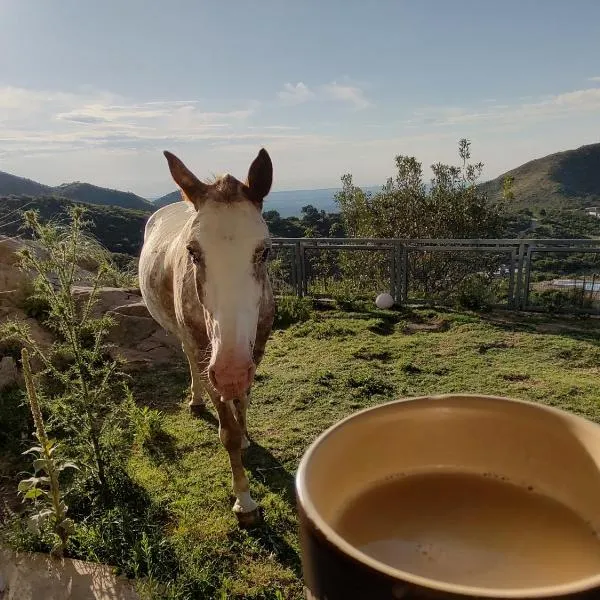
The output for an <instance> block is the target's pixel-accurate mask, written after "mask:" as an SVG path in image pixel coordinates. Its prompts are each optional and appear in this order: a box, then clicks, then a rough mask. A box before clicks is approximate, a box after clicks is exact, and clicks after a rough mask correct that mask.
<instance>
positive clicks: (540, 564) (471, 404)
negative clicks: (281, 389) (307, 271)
mask: <svg viewBox="0 0 600 600" xmlns="http://www.w3.org/2000/svg"><path fill="white" fill-rule="evenodd" d="M296 494H297V505H298V513H299V520H300V540H301V553H302V568H303V576H304V583H305V595H306V598H307V599H309V600H355V599H361V600H362V599H364V600H394V599H399V598H402V599H405V600H410V599H419V600H434V599H435V600H459V599H466V598H494V599H498V600H500V599H506V598H513V599H515V598H518V599H533V598H537V599H542V598H545V599H548V598H562V599H570V600H574V599H580V600H583V599H586V600H588V599H591V598H596V599H597V598H600V538H599V537H598V532H600V426H598V425H596V424H595V423H593V422H591V421H588V420H586V419H584V418H582V417H579V416H576V415H574V414H571V413H568V412H565V411H562V410H559V409H556V408H552V407H549V406H545V405H541V404H535V403H531V402H526V401H521V400H515V399H510V398H501V397H495V396H482V395H473V394H462V395H441V396H427V397H418V398H408V399H403V400H398V401H392V402H389V403H386V404H382V405H379V406H376V407H374V408H369V409H366V410H363V411H360V412H357V413H355V414H353V415H351V416H349V417H347V418H345V419H343V420H342V421H340V422H338V423H336V424H335V425H333V426H332V427H331V428H329V429H328V430H327V431H325V432H324V433H323V434H322V435H320V436H319V437H318V438H317V439H316V440H315V441H314V442H313V443H312V444H311V445H310V447H309V448H308V450H307V451H306V452H305V454H304V456H303V457H302V460H301V462H300V466H299V468H298V472H297V476H296Z"/></svg>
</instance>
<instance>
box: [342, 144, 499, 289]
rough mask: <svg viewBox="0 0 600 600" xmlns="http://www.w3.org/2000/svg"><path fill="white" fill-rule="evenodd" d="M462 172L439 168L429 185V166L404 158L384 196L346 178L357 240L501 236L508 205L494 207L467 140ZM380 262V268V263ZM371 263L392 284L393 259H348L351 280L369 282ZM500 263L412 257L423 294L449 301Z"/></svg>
mask: <svg viewBox="0 0 600 600" xmlns="http://www.w3.org/2000/svg"><path fill="white" fill-rule="evenodd" d="M458 151H459V157H460V160H461V164H460V165H458V166H454V165H445V164H441V163H436V164H434V165H432V166H431V169H432V171H433V178H432V180H431V182H430V185H429V186H427V185H426V184H425V181H424V178H423V168H422V165H421V163H420V162H418V161H417V160H416V158H415V157H412V156H397V157H396V169H397V173H396V177H395V178H389V179H388V181H387V183H386V184H385V185H384V186H383V188H382V190H381V191H380V192H378V193H375V194H371V193H368V192H364V191H363V190H362V189H360V188H358V187H356V186H355V185H354V184H353V181H352V176H351V175H350V174H347V175H344V176H343V177H342V184H343V187H342V191H341V192H339V193H338V194H337V196H336V200H337V202H338V204H339V206H340V212H341V215H342V221H343V224H344V226H345V229H346V232H347V234H348V236H349V237H363V238H405V239H425V238H438V239H449V238H467V239H468V238H486V237H487V238H494V237H499V236H500V235H501V232H502V229H503V223H504V220H503V208H504V203H490V202H488V200H487V197H486V196H485V194H483V193H482V192H481V190H480V188H479V187H478V186H477V181H478V179H479V176H480V175H481V171H482V169H483V164H482V163H471V162H469V161H470V159H471V150H470V143H469V141H468V140H466V139H463V140H460V142H459V147H458ZM373 263H375V265H373ZM365 264H369V267H370V268H372V267H373V266H375V268H376V269H377V270H378V272H379V276H378V279H379V280H380V281H385V280H389V271H388V269H389V259H388V258H387V257H386V256H379V257H375V258H373V255H372V254H371V255H369V254H367V253H366V252H356V253H353V254H351V255H348V256H346V257H345V258H344V262H343V264H342V274H343V276H344V277H351V278H352V279H353V280H356V279H357V278H358V279H360V278H365V277H367V276H369V275H368V273H367V272H366V271H367V270H366V269H365V268H364V265H365ZM499 264H500V263H499V257H497V256H491V257H490V256H488V255H483V254H481V253H468V254H467V253H464V254H462V255H461V256H460V258H457V257H456V256H451V257H449V256H447V255H445V254H444V253H443V252H437V253H431V252H430V253H427V252H423V253H417V252H412V253H411V254H410V256H409V271H410V275H409V276H410V279H411V281H412V282H413V287H416V289H417V290H418V292H420V293H422V294H424V295H426V296H428V297H431V296H432V295H433V296H435V295H438V294H441V295H444V294H446V293H447V292H448V290H449V289H452V288H454V287H456V286H457V285H459V284H460V282H461V281H462V280H463V279H464V278H465V277H466V276H467V275H470V274H472V273H473V272H483V273H485V274H487V275H488V276H489V277H491V274H493V272H494V271H495V270H496V269H497V268H498V266H499Z"/></svg>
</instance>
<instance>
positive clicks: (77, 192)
mask: <svg viewBox="0 0 600 600" xmlns="http://www.w3.org/2000/svg"><path fill="white" fill-rule="evenodd" d="M13 194H14V195H17V196H19V195H27V196H60V197H62V198H68V199H69V200H73V201H74V202H85V203H86V204H97V205H111V206H120V207H121V208H129V209H134V210H144V211H152V210H154V205H153V204H152V203H151V202H150V201H148V200H146V199H144V198H142V197H141V196H136V195H135V194H133V193H131V192H121V191H119V190H112V189H108V188H103V187H98V186H96V185H92V184H90V183H81V182H79V181H77V182H73V183H63V184H62V185H59V186H56V187H51V186H48V185H44V184H42V183H38V182H37V181H32V180H31V179H25V178H24V177H18V176H17V175H11V174H10V173H4V172H2V171H0V196H9V195H13Z"/></svg>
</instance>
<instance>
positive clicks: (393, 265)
mask: <svg viewBox="0 0 600 600" xmlns="http://www.w3.org/2000/svg"><path fill="white" fill-rule="evenodd" d="M397 287H398V282H397V279H396V248H395V246H394V245H392V248H391V250H390V295H391V296H392V298H393V299H394V302H396V299H397V295H398V294H397V292H396V289H397Z"/></svg>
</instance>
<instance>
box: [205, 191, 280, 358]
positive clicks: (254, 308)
mask: <svg viewBox="0 0 600 600" xmlns="http://www.w3.org/2000/svg"><path fill="white" fill-rule="evenodd" d="M268 235H269V232H268V228H267V226H266V224H265V222H264V220H263V218H262V216H261V214H260V211H259V210H258V209H257V208H256V207H255V206H254V205H253V204H252V203H251V202H247V201H243V200H242V201H234V202H231V203H224V202H215V201H210V200H209V201H207V202H206V203H205V204H204V206H202V207H201V209H200V211H199V213H198V219H197V226H196V227H195V228H194V237H195V238H196V239H197V240H198V242H199V243H200V247H201V249H202V253H203V257H204V267H205V281H204V287H203V292H204V296H203V304H204V307H205V311H206V312H208V315H207V317H208V319H207V321H209V322H208V323H207V324H208V325H209V335H210V336H211V341H212V345H213V349H212V360H211V362H214V361H215V360H216V359H218V357H219V356H220V357H222V358H223V360H225V361H227V362H228V361H229V360H232V361H233V363H234V364H235V363H237V361H240V360H242V361H243V360H249V359H251V356H252V347H253V346H254V340H255V337H256V326H257V321H258V313H259V306H260V300H261V296H262V286H261V284H260V282H259V281H257V280H256V277H255V276H254V268H255V267H254V260H255V256H256V250H257V248H260V247H261V246H262V245H264V243H265V241H266V240H267V239H268ZM210 330H212V332H211V331H210Z"/></svg>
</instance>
